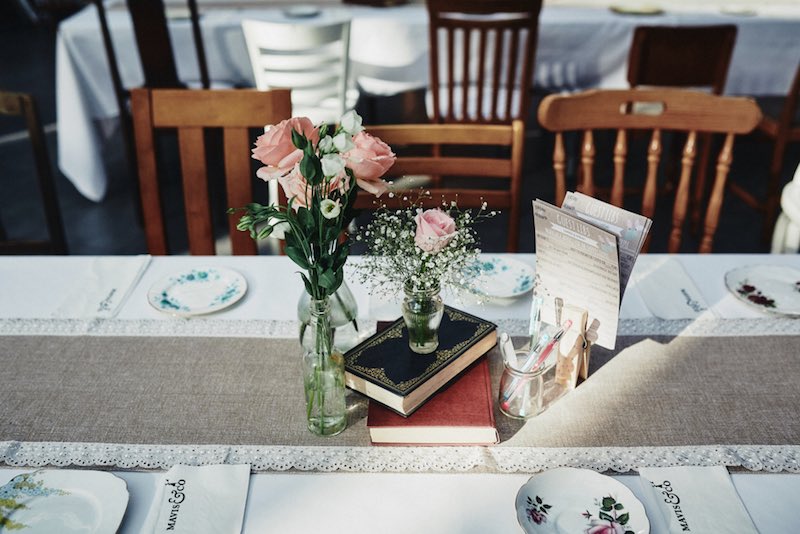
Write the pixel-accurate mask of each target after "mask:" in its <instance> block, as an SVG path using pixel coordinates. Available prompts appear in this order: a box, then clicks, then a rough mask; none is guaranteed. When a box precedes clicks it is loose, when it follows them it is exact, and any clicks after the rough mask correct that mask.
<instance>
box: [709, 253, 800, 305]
mask: <svg viewBox="0 0 800 534" xmlns="http://www.w3.org/2000/svg"><path fill="white" fill-rule="evenodd" d="M725 285H726V286H727V288H728V291H730V292H731V293H733V294H734V295H735V296H736V298H738V299H739V300H741V301H742V302H744V303H746V304H748V305H749V306H750V307H753V308H757V309H759V310H761V311H764V312H768V313H774V314H778V315H788V316H792V317H797V316H800V271H798V270H797V269H794V268H792V267H788V266H786V265H749V266H747V267H739V268H737V269H733V270H732V271H728V272H727V273H725Z"/></svg>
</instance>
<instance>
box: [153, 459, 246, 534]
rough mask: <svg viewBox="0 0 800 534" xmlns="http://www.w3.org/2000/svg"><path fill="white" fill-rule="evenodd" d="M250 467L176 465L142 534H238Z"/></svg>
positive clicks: (164, 480) (163, 483)
mask: <svg viewBox="0 0 800 534" xmlns="http://www.w3.org/2000/svg"><path fill="white" fill-rule="evenodd" d="M249 484H250V466H249V465H247V464H241V465H204V466H189V465H180V464H179V465H175V466H173V467H172V468H171V469H170V470H169V471H167V472H166V473H165V474H164V477H163V478H162V480H161V481H160V482H159V485H158V487H157V488H156V495H155V497H154V498H153V503H152V504H151V505H150V511H149V512H148V513H147V519H146V520H145V522H144V527H143V528H142V534H155V533H161V532H170V533H174V534H181V533H184V534H239V533H240V532H241V531H242V521H243V520H244V507H245V502H246V501H247V488H248V486H249Z"/></svg>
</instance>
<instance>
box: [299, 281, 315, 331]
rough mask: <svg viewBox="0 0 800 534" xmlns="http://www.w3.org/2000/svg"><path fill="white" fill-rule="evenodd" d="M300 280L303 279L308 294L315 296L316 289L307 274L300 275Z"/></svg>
mask: <svg viewBox="0 0 800 534" xmlns="http://www.w3.org/2000/svg"><path fill="white" fill-rule="evenodd" d="M300 278H302V279H303V284H304V285H305V286H306V293H308V294H309V295H313V294H314V288H313V286H312V285H311V280H309V279H308V277H307V276H306V275H305V273H300ZM301 339H302V337H301Z"/></svg>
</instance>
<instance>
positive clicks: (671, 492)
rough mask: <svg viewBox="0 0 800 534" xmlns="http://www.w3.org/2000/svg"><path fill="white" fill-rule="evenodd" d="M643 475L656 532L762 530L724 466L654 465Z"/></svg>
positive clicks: (743, 532) (712, 533)
mask: <svg viewBox="0 0 800 534" xmlns="http://www.w3.org/2000/svg"><path fill="white" fill-rule="evenodd" d="M639 475H640V476H641V477H642V488H643V489H644V494H643V495H644V502H645V505H646V508H647V512H648V518H649V519H650V524H651V532H652V533H653V534H662V533H670V534H677V533H682V532H694V533H695V534H719V533H721V532H736V533H737V534H757V533H758V530H756V527H755V525H753V520H752V519H751V518H750V515H749V514H748V513H747V510H746V509H745V507H744V505H743V504H742V501H741V499H740V498H739V494H738V493H736V488H734V487H733V483H732V482H731V478H730V475H729V474H728V470H727V469H725V468H724V467H722V466H717V467H650V468H641V469H639ZM651 511H652V512H654V513H651Z"/></svg>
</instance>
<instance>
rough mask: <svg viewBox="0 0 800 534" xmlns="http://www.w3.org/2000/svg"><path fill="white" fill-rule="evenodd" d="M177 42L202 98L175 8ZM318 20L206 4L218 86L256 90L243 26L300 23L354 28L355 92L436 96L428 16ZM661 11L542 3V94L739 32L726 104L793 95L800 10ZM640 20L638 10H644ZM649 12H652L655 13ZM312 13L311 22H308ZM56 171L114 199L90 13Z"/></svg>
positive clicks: (248, 6)
mask: <svg viewBox="0 0 800 534" xmlns="http://www.w3.org/2000/svg"><path fill="white" fill-rule="evenodd" d="M107 4H108V8H107V14H108V22H109V26H110V30H111V35H112V39H113V44H114V49H115V53H116V56H117V62H118V64H119V68H120V77H121V79H122V83H123V85H124V86H125V87H128V88H130V87H138V86H141V85H142V83H143V74H142V71H141V67H140V64H139V62H138V57H137V49H136V45H135V38H134V34H133V29H132V25H131V21H130V16H129V15H128V13H127V11H126V9H125V7H124V6H125V4H124V2H123V1H122V0H107ZM165 4H166V5H167V16H168V22H169V30H170V37H171V39H172V45H173V49H174V53H175V56H176V64H177V67H178V75H179V77H180V79H181V80H182V81H184V82H185V83H187V84H188V85H189V86H190V87H192V86H198V87H199V79H200V75H199V70H198V65H197V60H196V58H195V48H194V42H193V37H192V31H191V25H190V22H189V19H188V17H187V10H186V7H185V4H183V3H181V2H180V1H179V0H168V1H166V2H165ZM311 4H317V5H316V8H317V9H316V11H315V10H311V11H309V10H308V9H304V10H302V14H303V15H304V16H303V17H297V16H295V15H293V14H292V13H293V12H292V11H291V10H290V9H287V5H285V4H282V3H281V2H277V1H276V2H255V1H247V0H200V1H199V2H198V5H199V9H200V13H201V20H200V25H201V28H202V34H203V42H204V47H205V51H206V56H207V62H208V68H209V73H210V77H211V80H212V85H213V86H215V87H228V88H230V87H253V86H254V78H253V73H252V68H251V65H250V61H249V59H248V54H247V49H246V46H245V42H244V36H243V33H242V30H241V21H242V20H244V19H259V20H267V21H277V22H286V23H293V24H323V23H330V22H333V21H340V20H350V22H351V33H350V53H349V60H350V78H351V79H350V84H351V86H352V87H353V88H357V89H358V90H359V91H361V92H362V93H363V94H365V95H368V96H378V97H380V96H391V95H396V94H400V93H403V92H406V91H412V90H421V89H422V90H424V89H425V88H427V87H428V83H429V80H428V74H429V43H428V13H427V10H426V8H425V4H424V2H419V1H415V2H410V3H407V4H404V3H400V4H399V5H391V6H387V7H379V6H370V5H358V4H348V3H339V2H338V1H335V0H328V1H322V0H320V1H318V2H311ZM658 6H659V9H657V10H655V11H652V10H651V8H652V5H650V6H644V7H643V6H642V5H641V2H636V1H633V0H545V2H544V5H543V8H542V11H541V14H540V17H539V36H538V46H537V50H536V63H535V69H534V86H535V87H537V88H540V89H542V90H545V91H576V90H582V89H589V88H622V87H626V86H627V81H626V69H627V57H628V50H629V48H630V44H631V39H632V36H633V31H634V29H635V28H636V27H637V26H640V25H667V26H686V25H709V24H735V25H736V26H737V28H738V34H737V40H736V46H735V49H734V52H733V57H732V58H731V64H730V68H729V72H728V80H727V85H726V87H725V92H726V94H735V95H785V94H786V92H787V91H788V89H789V87H790V84H791V80H792V75H793V73H794V72H795V69H796V67H797V58H798V57H800V40H798V39H797V38H796V37H797V34H798V32H800V9H798V7H797V4H796V3H793V2H791V1H790V0H780V1H779V0H773V1H770V2H756V1H753V0H738V1H734V2H731V1H726V2H722V1H719V0H714V1H710V2H703V3H697V2H689V1H686V0H662V1H661V2H658ZM637 10H638V11H637ZM648 10H650V11H648ZM309 13H311V14H312V16H306V15H308V14H309ZM56 112H57V136H58V166H59V168H60V170H61V171H62V172H63V173H64V175H65V176H66V177H67V178H68V179H69V180H70V181H71V182H72V184H73V185H74V186H75V188H76V189H77V190H78V191H79V192H80V193H81V194H82V195H83V196H84V197H86V198H87V199H90V200H92V201H95V202H99V201H101V200H102V199H103V198H104V197H105V194H106V191H107V190H108V182H109V176H108V170H107V168H106V165H107V163H106V161H105V160H104V157H103V155H104V154H105V153H106V149H108V148H109V146H110V144H111V142H112V139H113V136H114V132H115V131H116V129H117V128H118V124H119V121H118V116H119V110H118V107H117V102H116V99H115V95H114V89H113V86H112V82H111V76H110V73H109V68H108V62H107V58H106V53H105V50H104V47H103V43H102V40H101V33H100V28H99V21H98V17H97V13H96V11H95V8H94V6H93V5H89V6H87V7H86V8H84V9H83V10H81V11H80V12H78V13H77V14H75V15H74V16H72V17H70V18H68V19H66V20H64V21H63V22H61V24H60V25H59V28H58V34H57V37H56Z"/></svg>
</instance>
